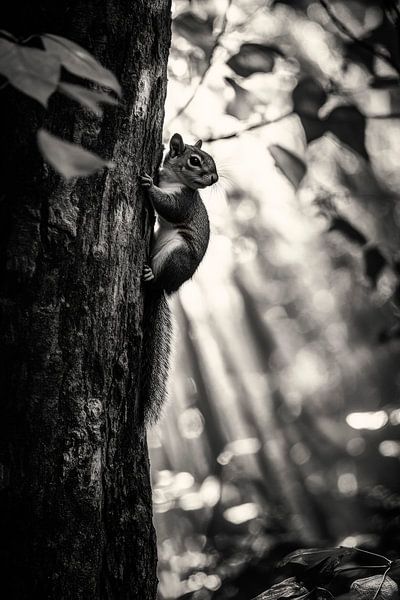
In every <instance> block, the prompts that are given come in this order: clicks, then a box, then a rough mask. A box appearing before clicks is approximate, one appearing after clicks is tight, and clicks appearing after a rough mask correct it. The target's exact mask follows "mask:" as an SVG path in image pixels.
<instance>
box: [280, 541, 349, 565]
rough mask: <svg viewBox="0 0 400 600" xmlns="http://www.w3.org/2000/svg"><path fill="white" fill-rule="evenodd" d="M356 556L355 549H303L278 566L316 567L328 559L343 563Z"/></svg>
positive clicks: (291, 554) (287, 557)
mask: <svg viewBox="0 0 400 600" xmlns="http://www.w3.org/2000/svg"><path fill="white" fill-rule="evenodd" d="M353 555H354V549H353V548H346V547H344V546H339V547H338V548H326V549H322V550H321V548H302V549H300V550H295V551H294V552H291V553H290V554H288V555H287V556H285V558H284V559H283V560H282V561H281V562H280V563H279V565H278V566H280V567H285V566H286V565H291V564H299V565H302V566H304V567H307V568H310V567H315V566H317V565H319V564H321V563H322V562H324V561H325V560H326V559H330V558H335V559H339V560H340V562H342V561H343V560H344V559H345V558H346V559H348V558H351V557H352V556H353Z"/></svg>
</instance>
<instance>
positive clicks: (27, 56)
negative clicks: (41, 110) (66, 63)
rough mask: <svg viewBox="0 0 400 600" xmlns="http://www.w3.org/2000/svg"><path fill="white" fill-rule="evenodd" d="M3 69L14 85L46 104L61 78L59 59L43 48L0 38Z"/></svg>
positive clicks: (0, 55) (0, 57)
mask: <svg viewBox="0 0 400 600" xmlns="http://www.w3.org/2000/svg"><path fill="white" fill-rule="evenodd" d="M0 73H1V74H2V75H4V77H6V78H7V79H8V81H9V82H10V83H11V85H13V86H14V87H15V88H17V89H18V90H20V91H21V92H24V93H25V94H27V95H28V96H31V98H34V99H35V100H38V101H39V102H40V103H41V104H43V106H47V102H48V99H49V96H51V94H52V93H53V92H54V91H55V89H56V87H57V84H58V80H59V78H60V61H59V60H58V58H57V57H56V56H54V55H52V54H50V53H49V52H45V51H44V50H39V49H38V48H28V47H26V46H21V45H20V44H14V42H10V41H9V40H4V39H0Z"/></svg>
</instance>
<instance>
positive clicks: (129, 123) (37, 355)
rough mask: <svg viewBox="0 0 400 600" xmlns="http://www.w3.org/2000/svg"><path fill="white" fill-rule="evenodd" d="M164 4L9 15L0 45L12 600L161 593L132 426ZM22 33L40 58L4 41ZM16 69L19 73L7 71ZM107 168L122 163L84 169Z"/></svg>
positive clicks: (7, 587)
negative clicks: (146, 185) (145, 178)
mask: <svg viewBox="0 0 400 600" xmlns="http://www.w3.org/2000/svg"><path fill="white" fill-rule="evenodd" d="M169 11H170V3H169V2H168V0H161V1H160V2H157V3H154V2H150V1H143V0H141V1H136V2H119V3H115V2H111V3H110V2H108V1H107V2H106V1H104V2H100V3H99V2H94V1H89V2H82V1H79V0H78V1H76V2H73V3H69V2H57V3H54V2H47V1H36V2H24V1H19V0H17V1H16V2H13V3H7V5H2V7H1V9H0V15H1V25H2V28H3V29H4V30H7V31H8V32H10V33H11V34H12V35H11V36H10V35H9V34H7V33H2V36H1V37H2V42H1V44H0V46H1V47H0V51H1V52H0V63H1V65H2V68H1V69H0V71H1V72H2V73H3V74H4V75H5V78H4V80H3V81H2V85H1V95H0V99H1V107H2V110H1V121H2V124H1V138H0V148H1V167H2V169H1V172H2V178H1V193H0V211H1V216H0V223H1V225H0V228H1V232H0V240H1V241H0V269H1V278H0V279H1V284H0V285H1V290H0V306H1V336H0V337H1V343H0V354H1V359H0V386H1V396H2V401H1V404H0V423H1V435H0V438H1V442H0V443H1V458H0V462H1V485H0V488H1V494H0V519H1V525H0V529H1V532H2V533H1V542H0V546H1V558H0V564H1V571H2V572H1V576H0V588H1V592H2V594H3V595H4V597H7V598H9V599H18V600H22V599H24V598H26V599H28V598H29V599H32V598H41V599H44V598H48V599H54V600H55V599H57V600H60V599H66V598H70V599H74V600H77V599H78V598H82V599H85V600H90V599H92V598H93V599H95V598H96V599H100V598H102V599H106V598H107V599H111V598H118V599H122V598H126V599H128V598H129V599H133V598H138V599H139V598H140V599H150V598H154V596H155V589H156V576H155V565H156V549H155V536H154V531H153V526H152V521H151V515H152V511H151V491H150V483H149V473H148V467H149V464H148V456H147V446H146V438H145V432H144V427H143V423H141V422H140V421H139V419H138V418H137V414H138V394H137V389H138V381H139V377H140V357H141V353H142V328H141V320H142V305H143V300H142V284H141V272H142V264H143V259H144V256H145V252H146V240H147V233H146V228H145V221H146V211H145V210H144V209H143V206H142V196H141V194H138V189H137V176H138V173H140V172H142V171H147V172H154V169H155V167H156V165H157V163H158V161H159V158H160V145H161V129H162V122H163V105H164V98H165V90H166V63H167V55H168V47H169V39H170V16H169ZM44 33H48V34H55V35H59V36H63V38H67V41H68V40H72V42H75V43H77V44H79V45H80V46H82V47H83V48H85V49H87V50H88V51H89V52H90V53H91V54H92V55H93V56H94V57H95V58H96V59H98V61H99V62H100V63H101V64H102V65H104V66H105V67H107V69H109V70H110V71H105V70H104V69H103V70H102V68H101V67H100V66H99V65H98V63H96V61H94V60H93V59H92V61H91V60H90V58H88V56H87V55H86V54H85V55H83V56H82V53H80V51H79V50H77V49H76V48H75V47H73V46H71V44H69V43H66V40H65V39H64V41H63V43H62V44H61V47H60V44H59V43H57V40H56V41H55V40H54V38H51V37H47V38H43V37H42V38H40V37H39V34H44ZM13 36H16V38H17V39H18V40H19V41H22V44H23V45H25V46H27V47H28V46H29V48H32V47H34V48H36V50H35V51H34V52H35V54H34V56H32V50H29V51H28V50H21V47H18V48H17V47H16V46H15V45H14V46H10V42H13V41H15V38H14V37H13ZM4 40H7V43H8V45H7V43H6V42H5V41H4ZM58 42H59V40H58ZM65 44H66V46H67V47H65ZM10 48H11V49H10ZM45 53H46V55H45ZM10 61H11V62H12V64H17V66H18V69H17V73H16V72H15V70H14V71H13V70H12V69H11V72H10V71H5V70H4V69H7V67H5V63H8V64H10ZM96 64H97V65H98V72H97V75H96V76H94V75H93V69H94V70H95V69H96ZM60 69H61V71H60ZM107 73H108V75H107ZM111 73H114V74H115V76H116V78H117V79H118V81H119V82H120V85H121V89H122V100H121V101H120V103H119V105H118V106H117V107H112V108H108V109H107V110H106V111H105V112H104V113H103V111H102V110H101V109H100V102H107V98H106V96H107V97H108V103H112V104H116V100H117V95H116V94H115V92H117V94H118V93H119V89H118V85H117V84H116V79H115V77H112V76H111ZM60 76H61V79H60ZM104 77H105V79H104ZM107 77H108V79H107ZM84 80H90V82H88V81H86V82H85V81H84ZM11 84H12V85H11ZM78 86H79V87H78ZM84 88H86V90H89V91H86V92H85V91H84ZM33 90H36V94H35V92H34V91H33ZM21 92H26V93H29V94H30V95H31V96H33V97H34V98H35V99H36V101H38V102H36V101H35V100H33V99H32V98H29V97H27V96H25V95H24V94H23V93H21ZM53 92H54V93H53ZM61 94H63V95H61ZM96 94H97V96H96ZM65 96H69V98H66V97H65ZM39 102H40V103H41V104H43V105H48V109H47V110H46V109H45V108H44V107H43V106H42V107H41V106H40V104H39ZM81 104H84V105H85V106H87V107H88V108H87V109H84V108H82V106H81ZM89 109H90V110H89ZM93 109H95V110H94V112H96V113H97V114H93ZM39 128H42V130H44V131H42V133H41V135H40V136H39V143H40V146H41V150H42V152H44V153H45V154H46V155H47V157H48V159H49V160H50V162H51V164H55V165H58V167H60V169H61V170H62V169H64V175H65V176H66V177H68V178H67V179H66V178H64V177H61V176H60V175H59V174H57V173H56V172H55V171H54V170H53V169H52V168H51V167H49V166H48V165H47V164H45V163H44V162H43V159H42V157H41V155H40V153H39V151H38V148H37V146H36V141H35V137H36V132H37V130H38V129H39ZM54 135H55V136H56V137H52V136H54ZM57 138H62V139H63V140H64V141H67V142H72V143H74V144H78V145H80V144H82V145H83V146H84V147H85V148H86V150H87V151H88V152H90V153H91V154H83V153H82V152H83V151H82V150H81V149H80V147H79V146H77V145H75V146H72V147H71V146H69V145H65V144H64V145H63V143H62V142H60V141H59V140H58V139H57ZM100 156H101V157H102V158H101V159H100V158H99V157H100ZM74 159H75V160H74ZM85 161H86V162H85ZM93 161H94V162H96V161H97V164H96V165H94V164H93ZM108 161H112V163H113V165H114V168H113V169H112V170H104V169H103V170H102V171H101V172H99V173H98V174H96V175H92V176H90V177H87V178H82V179H77V178H76V177H74V176H76V175H78V174H82V173H83V172H84V170H85V167H84V165H85V164H86V168H87V170H89V171H90V170H93V167H94V166H97V167H102V166H103V165H104V164H105V163H106V162H107V163H108ZM82 165H83V167H82Z"/></svg>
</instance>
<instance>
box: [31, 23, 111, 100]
mask: <svg viewBox="0 0 400 600" xmlns="http://www.w3.org/2000/svg"><path fill="white" fill-rule="evenodd" d="M41 37H42V40H43V44H44V46H45V48H46V50H48V52H49V53H51V54H52V55H53V56H55V57H56V58H57V59H58V61H59V62H60V63H61V64H62V66H63V67H64V68H65V69H67V71H69V72H70V73H73V74H74V75H78V76H79V77H83V78H84V79H90V81H95V82H96V83H98V84H99V85H102V86H104V87H107V88H110V89H111V90H112V91H113V92H115V93H116V94H117V95H118V96H121V86H120V85H119V83H118V80H117V78H116V77H115V75H114V74H113V73H112V72H111V71H109V70H108V69H106V68H105V67H103V66H102V65H101V64H100V63H99V62H98V61H97V60H96V59H95V58H94V57H93V56H92V55H91V54H90V53H89V52H88V51H87V50H84V49H83V48H81V46H78V44H75V42H71V40H67V39H66V38H64V37H61V36H59V35H53V34H50V33H46V34H44V35H42V36H41Z"/></svg>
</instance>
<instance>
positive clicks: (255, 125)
mask: <svg viewBox="0 0 400 600" xmlns="http://www.w3.org/2000/svg"><path fill="white" fill-rule="evenodd" d="M294 114H295V113H294V112H293V111H290V112H288V113H285V114H283V115H280V116H279V117H276V119H269V120H267V119H265V120H264V121H259V122H258V123H253V125H249V126H248V127H245V128H244V129H240V130H239V131H234V132H233V133H228V134H227V135H221V136H219V137H210V138H208V139H206V140H203V141H204V142H205V143H208V144H211V143H212V142H219V140H230V139H232V138H235V137H239V135H242V133H246V132H247V131H253V129H258V128H259V127H264V125H272V123H277V122H278V121H282V120H283V119H286V117H290V116H291V115H294Z"/></svg>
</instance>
